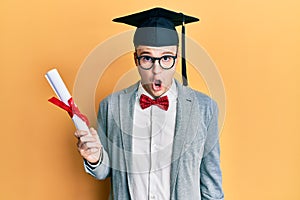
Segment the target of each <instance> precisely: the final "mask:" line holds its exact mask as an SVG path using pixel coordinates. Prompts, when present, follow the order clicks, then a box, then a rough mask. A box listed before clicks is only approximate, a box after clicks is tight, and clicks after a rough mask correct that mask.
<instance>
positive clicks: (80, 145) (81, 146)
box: [77, 142, 101, 150]
mask: <svg viewBox="0 0 300 200" xmlns="http://www.w3.org/2000/svg"><path fill="white" fill-rule="evenodd" d="M77 147H78V149H83V150H87V149H89V148H101V144H100V143H99V142H78V144H77Z"/></svg>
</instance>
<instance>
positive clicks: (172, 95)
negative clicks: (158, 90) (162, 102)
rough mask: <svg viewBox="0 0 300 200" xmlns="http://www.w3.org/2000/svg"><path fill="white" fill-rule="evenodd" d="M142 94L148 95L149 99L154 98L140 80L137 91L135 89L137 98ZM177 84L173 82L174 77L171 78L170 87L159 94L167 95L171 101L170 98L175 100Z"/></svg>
mask: <svg viewBox="0 0 300 200" xmlns="http://www.w3.org/2000/svg"><path fill="white" fill-rule="evenodd" d="M142 94H144V95H147V96H148V97H150V98H151V99H154V98H153V97H152V96H151V95H150V94H149V93H148V92H147V91H146V90H145V89H144V88H143V86H142V83H141V82H140V83H139V88H138V91H137V95H138V98H140V96H141V95H142ZM177 94H178V92H177V86H176V84H175V81H174V78H173V79H172V85H171V87H170V88H169V89H168V90H167V92H166V93H164V94H163V95H161V96H168V99H169V100H170V101H171V100H176V99H177Z"/></svg>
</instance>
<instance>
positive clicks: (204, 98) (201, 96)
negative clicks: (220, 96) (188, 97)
mask: <svg viewBox="0 0 300 200" xmlns="http://www.w3.org/2000/svg"><path fill="white" fill-rule="evenodd" d="M183 87H184V89H185V90H186V91H187V92H188V93H192V94H193V96H194V97H195V98H196V100H197V101H198V103H199V104H202V105H211V104H215V103H216V102H215V100H214V99H213V98H212V97H210V96H208V95H207V94H205V93H203V92H200V91H198V90H195V89H193V88H190V87H185V86H183Z"/></svg>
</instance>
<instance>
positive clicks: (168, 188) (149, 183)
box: [75, 8, 224, 200]
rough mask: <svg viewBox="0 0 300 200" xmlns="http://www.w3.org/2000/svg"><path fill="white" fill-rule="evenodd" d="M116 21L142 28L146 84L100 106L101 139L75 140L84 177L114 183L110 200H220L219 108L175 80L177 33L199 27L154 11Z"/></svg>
mask: <svg viewBox="0 0 300 200" xmlns="http://www.w3.org/2000/svg"><path fill="white" fill-rule="evenodd" d="M114 21H116V22H122V23H126V24H130V25H133V26H137V27H138V28H137V30H136V32H135V35H134V45H135V53H134V60H135V63H136V66H137V69H138V72H139V74H140V77H141V80H140V81H139V82H138V83H136V84H135V85H133V86H131V87H129V88H127V89H124V90H122V91H120V92H117V93H113V94H112V95H110V96H109V97H107V98H105V99H104V100H103V101H102V102H101V103H100V107H99V114H98V123H99V128H98V132H97V131H96V130H94V129H92V128H91V135H88V134H87V133H86V132H84V131H76V132H75V136H76V137H77V138H78V140H79V141H78V150H79V152H80V154H81V155H82V157H83V158H84V161H85V162H84V165H85V169H86V171H87V172H88V173H89V174H91V175H93V176H94V177H96V178H98V179H105V178H106V177H108V176H110V177H111V193H110V194H111V198H112V199H117V200H123V199H124V200H127V199H128V200H129V199H134V200H143V199H159V200H165V199H174V200H187V199H188V200H194V199H204V200H206V199H210V200H221V199H223V198H224V197H223V191H222V176H221V170H220V159H219V157H220V150H219V138H218V136H219V134H218V109H217V105H216V103H215V102H214V101H213V100H212V99H211V98H210V97H208V96H206V95H204V94H202V93H200V92H197V91H195V90H193V89H191V88H189V87H186V86H183V85H181V84H180V83H179V82H178V81H177V80H175V79H174V74H175V68H176V65H177V62H178V43H179V42H178V41H179V39H178V34H177V32H176V30H175V26H177V25H181V24H182V23H183V24H184V23H190V22H194V21H198V19H197V18H193V17H190V16H186V15H183V14H181V13H176V12H172V11H168V10H165V9H162V8H154V9H151V10H147V11H144V12H141V13H137V14H133V15H129V16H126V17H121V18H117V19H115V20H114ZM98 135H99V136H100V137H99V136H98ZM100 141H101V142H100Z"/></svg>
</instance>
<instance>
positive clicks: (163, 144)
mask: <svg viewBox="0 0 300 200" xmlns="http://www.w3.org/2000/svg"><path fill="white" fill-rule="evenodd" d="M142 94H145V95H147V96H148V97H150V98H152V97H151V95H149V94H148V93H147V92H146V91H145V90H144V88H143V87H142V85H141V84H140V86H139V89H138V92H137V97H136V98H137V99H136V103H135V106H134V117H133V122H134V123H133V141H132V144H133V146H132V151H133V172H132V177H133V178H132V183H131V184H132V192H133V196H132V199H133V200H152V199H158V200H168V199H170V180H171V179H170V172H171V156H172V148H173V138H174V133H175V120H176V106H177V88H176V84H175V83H174V80H173V83H172V85H171V87H170V89H169V90H168V91H167V92H166V93H165V94H163V95H162V96H165V95H167V96H168V99H169V108H168V110H167V111H165V110H163V109H161V108H159V107H158V106H156V105H152V106H150V107H148V108H146V109H144V110H143V109H142V108H141V107H140V103H139V98H140V96H141V95H142ZM152 99H153V98H152Z"/></svg>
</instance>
